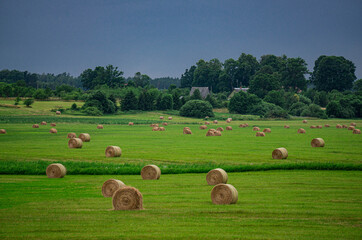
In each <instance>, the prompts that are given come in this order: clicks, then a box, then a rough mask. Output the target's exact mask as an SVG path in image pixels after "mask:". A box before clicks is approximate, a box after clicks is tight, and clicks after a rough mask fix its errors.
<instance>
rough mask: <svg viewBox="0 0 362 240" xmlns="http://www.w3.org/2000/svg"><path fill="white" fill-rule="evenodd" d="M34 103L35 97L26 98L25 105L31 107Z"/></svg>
mask: <svg viewBox="0 0 362 240" xmlns="http://www.w3.org/2000/svg"><path fill="white" fill-rule="evenodd" d="M33 103H34V99H33V98H27V99H25V100H24V105H25V106H27V107H29V106H30V105H31V104H33Z"/></svg>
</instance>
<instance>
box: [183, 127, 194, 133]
mask: <svg viewBox="0 0 362 240" xmlns="http://www.w3.org/2000/svg"><path fill="white" fill-rule="evenodd" d="M183 134H192V132H191V129H190V128H188V127H185V128H184V130H183Z"/></svg>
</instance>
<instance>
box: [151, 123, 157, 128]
mask: <svg viewBox="0 0 362 240" xmlns="http://www.w3.org/2000/svg"><path fill="white" fill-rule="evenodd" d="M150 127H158V124H155V123H152V124H151V125H150Z"/></svg>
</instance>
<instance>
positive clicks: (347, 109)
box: [326, 94, 362, 118]
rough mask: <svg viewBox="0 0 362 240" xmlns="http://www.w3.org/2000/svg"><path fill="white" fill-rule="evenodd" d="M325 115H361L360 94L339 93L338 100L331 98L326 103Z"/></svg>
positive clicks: (344, 116) (349, 116) (346, 116)
mask: <svg viewBox="0 0 362 240" xmlns="http://www.w3.org/2000/svg"><path fill="white" fill-rule="evenodd" d="M326 112H327V115H328V116H330V117H337V118H353V117H362V96H358V95H352V94H348V95H341V96H340V98H339V99H338V100H332V101H330V102H329V104H328V105H327V109H326Z"/></svg>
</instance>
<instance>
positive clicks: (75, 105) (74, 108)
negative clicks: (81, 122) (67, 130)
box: [70, 103, 78, 111]
mask: <svg viewBox="0 0 362 240" xmlns="http://www.w3.org/2000/svg"><path fill="white" fill-rule="evenodd" d="M70 109H71V110H73V111H76V110H78V106H77V104H76V103H73V104H72V106H71V108H70Z"/></svg>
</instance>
